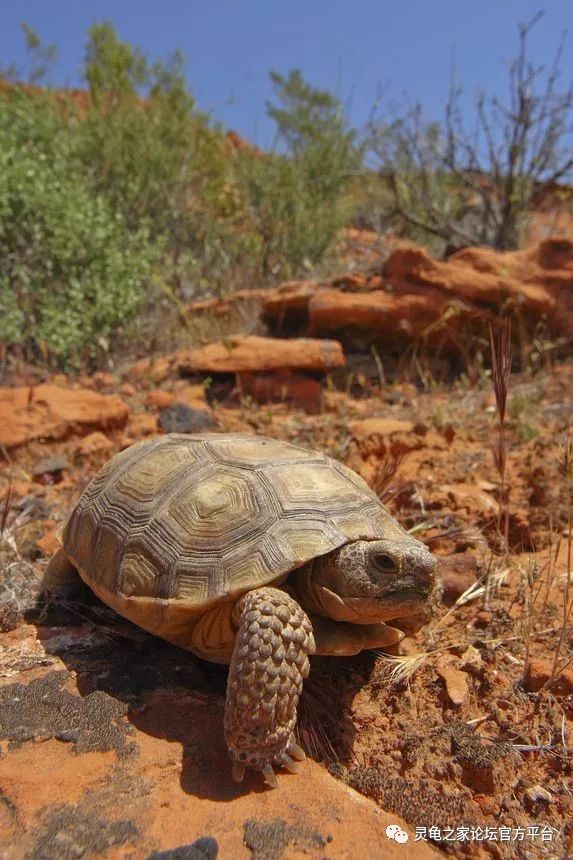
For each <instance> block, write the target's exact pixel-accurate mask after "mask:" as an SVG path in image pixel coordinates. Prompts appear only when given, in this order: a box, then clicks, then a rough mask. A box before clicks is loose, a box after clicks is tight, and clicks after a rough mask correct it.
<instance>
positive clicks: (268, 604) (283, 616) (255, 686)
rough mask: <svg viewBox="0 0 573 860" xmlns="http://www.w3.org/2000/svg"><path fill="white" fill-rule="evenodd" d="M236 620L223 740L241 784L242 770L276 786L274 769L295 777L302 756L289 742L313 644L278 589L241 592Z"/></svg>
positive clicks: (293, 605)
mask: <svg viewBox="0 0 573 860" xmlns="http://www.w3.org/2000/svg"><path fill="white" fill-rule="evenodd" d="M234 615H235V617H238V620H239V629H238V632H237V638H236V641H235V648H234V651H233V658H232V660H231V666H230V668H229V680H228V683H227V703H226V707H225V740H226V741H227V746H228V748H229V753H230V755H231V758H232V759H233V776H234V778H235V779H236V780H237V781H238V782H240V781H241V780H242V778H243V775H244V772H245V768H246V767H247V766H249V767H253V768H256V769H257V770H261V771H262V772H263V776H264V778H265V782H266V783H267V784H268V785H270V786H272V787H273V788H276V787H277V785H278V783H277V778H276V776H275V773H274V770H273V765H282V766H283V767H286V768H287V770H290V771H291V772H293V773H295V772H296V771H297V770H298V766H297V764H296V762H295V761H293V759H297V760H299V761H302V760H303V759H304V757H305V756H304V752H303V751H302V750H301V748H300V747H299V746H297V745H296V744H295V743H294V738H293V732H294V727H295V725H296V716H297V715H296V709H297V705H298V700H299V698H300V694H301V691H302V682H303V679H304V678H306V677H307V676H308V672H309V668H310V665H309V661H308V655H309V654H314V651H315V644H314V637H313V634H312V626H311V623H310V621H309V619H308V616H307V615H306V613H305V612H304V610H302V609H301V607H300V606H299V605H298V603H297V602H296V601H295V600H293V599H292V597H290V596H289V595H288V594H286V592H284V591H280V590H279V589H278V588H258V589H256V590H255V591H251V592H249V593H248V594H245V596H244V597H242V598H241V600H240V601H239V602H238V603H237V605H236V607H235V611H234Z"/></svg>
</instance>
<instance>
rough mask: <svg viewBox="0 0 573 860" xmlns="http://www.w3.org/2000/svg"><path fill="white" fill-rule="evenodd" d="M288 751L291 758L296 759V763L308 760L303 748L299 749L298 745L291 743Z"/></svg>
mask: <svg viewBox="0 0 573 860" xmlns="http://www.w3.org/2000/svg"><path fill="white" fill-rule="evenodd" d="M286 751H287V753H288V755H289V756H290V757H291V758H294V759H295V761H304V760H305V759H306V753H305V751H304V750H303V749H302V747H299V745H298V744H295V743H290V744H289V745H288V747H287V750H286Z"/></svg>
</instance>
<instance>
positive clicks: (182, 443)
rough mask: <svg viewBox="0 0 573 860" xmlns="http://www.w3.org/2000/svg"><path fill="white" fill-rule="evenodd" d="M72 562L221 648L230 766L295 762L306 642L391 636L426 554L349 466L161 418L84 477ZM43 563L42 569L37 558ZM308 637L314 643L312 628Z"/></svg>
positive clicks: (66, 561) (101, 590)
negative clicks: (160, 430) (175, 430)
mask: <svg viewBox="0 0 573 860" xmlns="http://www.w3.org/2000/svg"><path fill="white" fill-rule="evenodd" d="M70 564H71V565H73V567H75V568H76V569H77V570H78V571H79V573H80V575H81V577H82V579H84V580H85V582H86V583H87V584H88V585H89V586H90V587H91V588H92V589H93V591H95V593H96V594H97V595H98V596H99V597H100V598H101V599H102V600H103V601H104V602H105V603H107V604H108V605H109V606H111V607H113V608H114V609H115V610H117V612H119V613H121V614H122V615H124V616H125V617H127V618H129V619H131V621H134V622H135V623H136V624H138V625H139V626H140V627H143V628H144V629H145V630H148V631H150V632H151V633H155V634H157V635H158V636H161V637H163V638H164V639H167V640H169V641H170V642H173V643H175V644H176V645H179V646H181V647H183V648H187V649H189V650H191V651H193V652H194V653H195V654H198V655H199V656H200V657H203V658H206V659H207V660H213V661H215V662H217V663H230V670H229V679H228V685H227V701H226V711H225V737H226V741H227V744H228V747H229V752H230V755H231V758H232V759H233V762H234V764H233V774H234V776H235V778H236V779H241V778H242V776H243V773H244V770H245V767H246V766H250V767H253V768H256V769H260V770H262V772H263V775H264V777H265V780H266V781H267V783H268V784H270V785H273V786H275V785H276V784H277V783H276V776H275V774H274V771H273V765H282V766H284V767H286V768H287V769H289V770H292V771H295V770H296V769H297V764H296V762H294V761H293V758H294V759H299V760H300V759H304V753H303V752H302V750H301V749H300V748H299V747H297V745H296V744H295V742H294V738H293V731H294V727H295V724H296V712H297V705H298V700H299V696H300V693H301V689H302V682H303V679H304V678H306V676H307V675H308V671H309V661H308V655H310V654H313V653H315V651H317V652H318V653H321V654H356V653H358V652H359V651H361V650H363V649H365V648H381V647H384V646H389V645H394V644H396V643H397V642H398V641H399V640H400V639H401V638H402V636H403V633H402V632H401V631H399V630H397V629H396V628H394V627H390V626H388V625H386V624H385V623H384V622H385V621H387V620H389V619H400V618H407V617H408V616H412V615H416V613H419V611H420V610H421V609H423V607H424V606H425V605H426V604H427V599H428V597H429V595H430V592H431V590H432V586H433V581H434V575H435V568H436V561H435V559H434V557H433V555H432V554H431V553H430V552H429V550H428V549H427V548H426V547H425V546H424V544H422V543H420V541H418V540H415V539H414V538H412V537H410V536H409V535H408V534H407V533H406V532H405V531H404V529H402V527H401V526H400V525H399V524H398V523H397V522H396V521H395V520H394V519H393V517H391V516H390V514H389V513H388V512H387V511H386V509H385V508H384V507H383V505H382V504H381V503H380V501H379V499H378V497H377V496H376V494H375V493H374V492H372V490H370V489H369V487H368V486H367V485H366V483H365V482H364V481H363V480H362V479H361V478H360V477H359V476H358V475H356V474H355V473H354V472H353V471H351V470H350V469H349V468H347V467H346V466H344V465H342V464H341V463H339V462H337V461H335V460H333V459H331V458H329V457H327V456H325V455H324V454H319V453H316V452H315V451H310V450H308V449H306V448H303V447H301V446H300V445H293V444H289V443H287V442H279V441H276V440H274V439H268V438H265V437H263V436H249V435H244V434H234V433H221V434H198V435H181V434H170V435H166V436H163V437H161V438H158V439H153V440H151V441H145V442H140V443H138V444H135V445H132V446H131V447H130V448H127V449H126V450H125V451H122V452H121V453H119V454H117V455H116V456H115V457H113V459H112V460H110V461H109V462H108V463H107V464H106V465H105V466H104V467H103V468H102V469H101V471H100V472H99V473H98V474H97V475H96V477H95V478H94V479H93V481H92V482H91V484H90V485H89V486H88V487H87V489H86V490H85V491H84V493H83V495H82V496H81V498H80V499H79V501H78V503H77V504H76V506H75V508H74V509H73V511H72V513H71V515H70V517H69V520H68V522H67V524H66V526H65V528H64V531H63V548H62V549H61V550H60V551H59V553H58V554H57V555H56V556H54V558H53V559H52V562H51V565H50V566H51V569H52V573H55V574H56V575H57V573H58V571H59V570H61V569H62V568H63V567H65V566H66V565H67V566H68V567H69V565H70ZM49 573H50V569H48V574H49ZM315 643H316V644H315Z"/></svg>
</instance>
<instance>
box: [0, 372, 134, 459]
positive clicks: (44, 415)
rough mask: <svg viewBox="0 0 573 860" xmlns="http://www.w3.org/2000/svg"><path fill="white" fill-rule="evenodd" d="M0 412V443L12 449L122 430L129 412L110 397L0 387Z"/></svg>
mask: <svg viewBox="0 0 573 860" xmlns="http://www.w3.org/2000/svg"><path fill="white" fill-rule="evenodd" d="M0 413H1V414H2V418H3V421H2V423H1V424H0V444H2V445H5V446H6V447H7V448H12V447H15V446H17V445H22V444H24V443H25V442H29V441H30V440H32V439H43V438H46V439H65V438H67V437H68V436H71V435H72V434H74V433H78V434H85V433H87V432H89V431H92V430H96V429H100V430H109V429H113V428H116V427H123V426H124V425H125V423H126V421H127V418H128V414H129V410H128V408H127V406H126V405H125V403H124V402H123V400H121V399H120V398H119V397H117V396H116V395H114V394H105V395H104V394H97V393H96V392H94V391H87V390H85V389H81V388H80V389H66V388H58V387H57V386H55V385H37V386H31V387H29V388H28V387H26V388H0Z"/></svg>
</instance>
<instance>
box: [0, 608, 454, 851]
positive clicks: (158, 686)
mask: <svg viewBox="0 0 573 860" xmlns="http://www.w3.org/2000/svg"><path fill="white" fill-rule="evenodd" d="M20 631H21V632H20ZM72 632H73V631H72V630H71V629H67V636H66V639H65V641H64V640H63V639H62V635H61V628H52V629H51V630H50V629H49V628H40V629H38V634H37V635H39V636H40V637H41V640H42V642H41V644H40V642H39V641H38V639H37V638H36V629H35V628H34V627H33V626H32V625H28V626H25V625H24V626H22V628H20V629H19V630H18V631H13V632H12V633H11V634H3V636H2V637H0V638H1V640H3V642H2V644H3V645H4V646H5V653H6V654H9V653H11V652H12V651H14V652H16V653H17V654H28V660H27V661H26V662H25V663H23V664H22V669H21V671H19V672H17V673H14V671H13V670H11V671H10V672H9V673H6V672H4V671H0V699H1V701H2V702H3V703H4V707H3V709H2V714H3V717H2V720H0V738H1V740H0V749H1V756H0V797H1V798H2V803H1V804H0V855H1V856H2V858H3V860H24V858H33V860H40V858H56V857H57V858H58V860H67V858H77V857H82V858H86V860H95V858H109V860H111V858H120V857H121V858H127V857H129V858H132V860H148V858H149V857H150V856H153V855H154V854H155V855H156V856H157V853H158V854H159V857H162V856H175V857H179V856H181V857H183V856H185V857H187V856H195V855H194V854H192V853H191V848H190V846H192V845H193V843H196V842H197V840H199V839H201V840H202V841H201V842H199V843H198V844H197V845H196V846H195V847H197V848H200V847H201V846H203V847H207V848H210V850H211V849H212V848H213V844H214V843H213V840H215V842H216V845H217V848H218V855H217V856H218V857H219V858H220V860H229V858H233V860H235V858H236V859H237V860H242V859H243V858H244V860H249V858H255V860H257V858H258V860H300V858H303V857H304V858H309V860H312V858H315V860H324V858H329V860H355V858H357V857H369V858H374V860H377V858H380V860H382V858H396V860H397V858H404V857H405V856H408V857H412V858H416V860H417V858H420V860H423V858H431V857H437V856H438V854H437V852H436V851H434V849H433V848H432V847H431V846H429V845H428V844H425V843H420V842H415V839H414V837H415V834H414V832H413V829H412V828H411V827H410V826H409V825H407V824H406V823H405V822H404V821H403V820H402V819H400V818H399V817H398V816H397V815H394V814H390V813H387V812H385V811H384V810H382V809H380V808H379V807H378V806H377V805H376V804H375V803H374V802H373V801H371V800H369V799H367V798H365V797H363V796H362V795H360V794H358V793H357V792H355V791H354V790H353V789H351V788H349V787H348V786H346V785H345V784H344V783H342V782H340V781H338V780H337V779H335V778H334V777H333V776H331V775H330V774H329V773H328V772H327V771H326V770H325V769H324V768H323V767H321V766H320V765H318V764H316V763H315V762H313V761H311V760H307V761H306V762H305V763H304V764H303V765H302V768H301V773H300V774H298V775H290V774H287V773H280V774H279V788H278V790H275V791H273V790H269V789H267V788H266V787H265V786H264V784H263V781H262V779H260V778H258V777H257V776H256V775H249V776H247V777H246V778H245V782H244V783H243V784H240V785H238V784H236V783H235V782H233V780H232V777H231V767H230V761H229V758H228V754H227V751H226V749H225V744H224V740H223V708H224V694H223V691H222V689H221V690H216V691H213V690H209V689H208V687H206V686H205V676H204V675H202V673H204V671H205V670H204V668H201V664H199V663H198V662H197V661H196V660H195V658H193V657H192V656H191V655H187V654H185V653H184V652H181V651H179V650H178V649H175V648H172V647H171V646H168V645H166V644H165V643H160V642H159V641H158V640H153V639H152V638H150V637H149V638H146V639H145V640H144V641H143V642H142V644H141V645H140V646H138V647H134V646H133V645H128V644H127V643H126V641H125V640H123V643H122V641H121V640H120V641H119V642H111V643H109V644H108V645H105V646H102V645H101V641H100V640H98V637H97V635H95V634H94V633H93V630H91V628H89V626H88V625H84V626H83V627H81V628H78V629H77V631H76V634H77V635H76V636H75V637H74V636H72ZM78 637H79V638H78ZM82 637H84V639H82ZM86 637H87V638H86ZM68 640H69V641H68ZM98 642H99V644H98ZM110 645H111V647H110ZM142 648H143V650H141V649H142ZM91 649H93V650H91ZM118 649H119V650H118ZM40 652H42V653H40ZM46 652H47V654H48V655H50V657H49V659H51V660H52V664H51V665H49V666H46V665H45V664H42V663H41V660H40V658H41V657H42V654H43V655H44V659H45V658H46V656H47V655H46ZM54 652H57V653H58V654H59V655H60V656H57V654H56V653H54ZM147 652H149V653H147ZM119 654H124V659H123V662H122V660H120V659H117V658H118V655H119ZM35 656H36V657H37V658H38V659H37V661H36V662H35V661H34V659H33V658H34V657H35ZM176 664H177V665H176ZM11 665H15V664H14V661H12V664H11ZM138 667H139V668H140V669H141V671H139V670H138ZM1 668H2V666H1V663H0V669H1ZM175 670H177V671H175ZM169 678H170V679H171V680H168V679H169ZM174 678H178V679H180V683H179V684H177V683H174V680H173V679H174ZM222 680H224V679H222ZM166 684H169V685H170V686H169V687H167V686H165V685H166ZM95 686H97V689H94V687H95ZM391 824H394V825H398V826H399V827H400V828H401V829H402V830H405V831H406V833H408V835H409V840H408V845H407V848H406V849H405V848H404V845H402V844H398V843H396V842H394V841H392V840H390V839H389V838H388V837H387V836H386V828H387V827H388V826H389V825H391ZM176 849H180V850H179V852H177V851H176ZM161 852H175V853H174V854H166V855H162V854H161ZM211 853H212V851H211ZM198 856H201V855H198Z"/></svg>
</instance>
